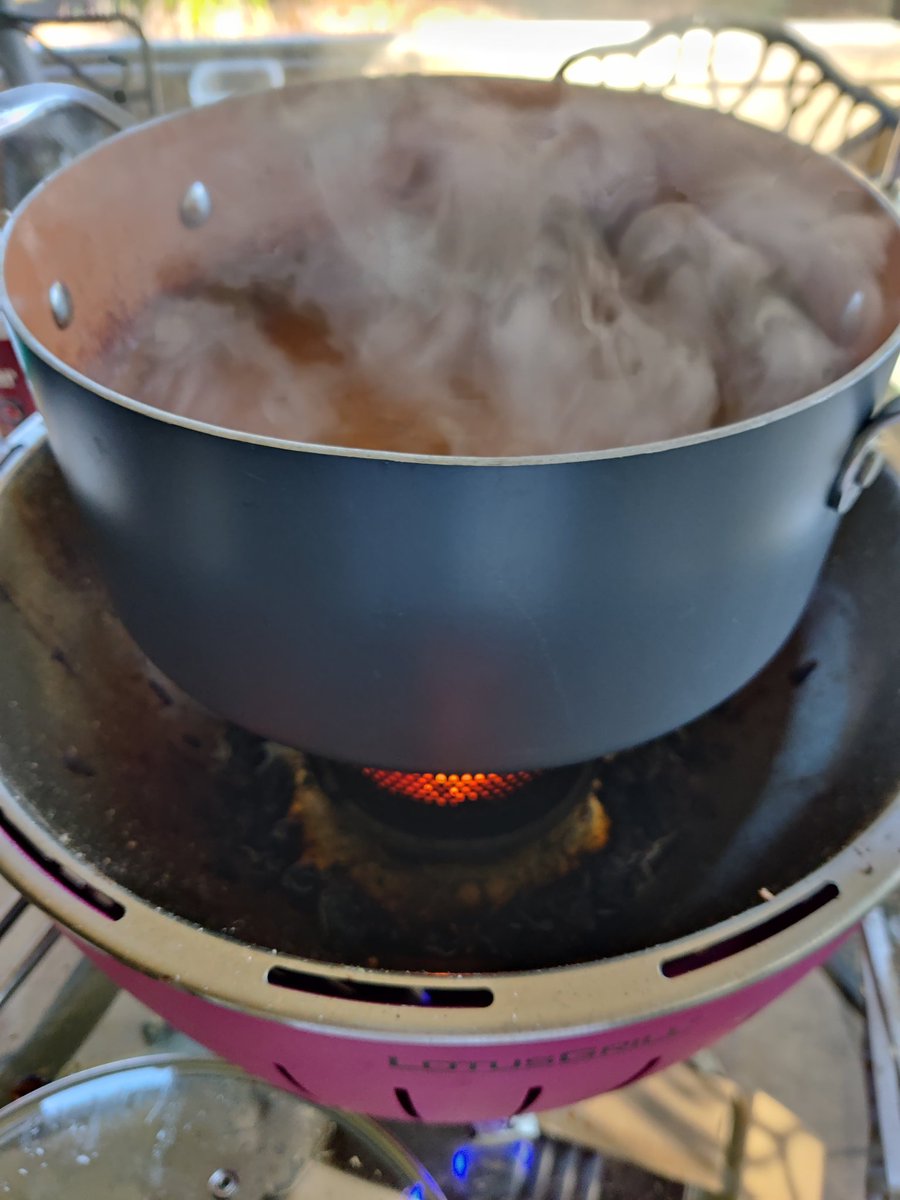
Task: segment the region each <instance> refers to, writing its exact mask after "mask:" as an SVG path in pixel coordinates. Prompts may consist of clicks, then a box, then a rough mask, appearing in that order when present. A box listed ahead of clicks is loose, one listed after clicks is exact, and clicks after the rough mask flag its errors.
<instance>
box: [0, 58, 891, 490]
mask: <svg viewBox="0 0 900 1200" xmlns="http://www.w3.org/2000/svg"><path fill="white" fill-rule="evenodd" d="M441 78H460V79H465V80H468V81H477V80H479V79H481V80H483V81H491V80H492V79H493V77H492V76H477V75H471V76H470V75H466V76H442V77H441ZM341 82H342V81H341V80H328V81H324V82H323V83H321V84H317V85H315V86H316V87H329V86H332V87H337V86H340V84H341ZM517 82H520V83H528V84H531V85H533V84H535V83H538V84H540V83H546V84H547V85H548V86H557V87H560V86H562V87H577V86H579V85H576V84H568V83H565V84H558V83H555V82H554V81H550V80H533V79H520V80H518V81H517ZM308 87H309V85H308V84H305V85H304V84H300V85H296V86H295V87H294V88H287V89H283V90H284V91H286V92H290V91H301V90H304V89H308ZM641 95H642V97H644V99H646V96H644V94H643V93H641ZM655 99H658V101H659V103H660V104H672V103H677V102H676V101H671V100H666V99H664V98H662V97H656V98H655ZM245 100H246V97H240V96H239V97H234V98H232V99H230V100H225V101H222V102H220V103H222V104H225V105H237V104H240V103H241V102H242V101H245ZM195 111H197V110H191V109H188V110H187V111H181V112H175V113H168V114H166V115H164V116H161V117H156V118H154V119H153V120H150V121H144V122H141V123H140V124H138V125H136V126H133V127H131V128H129V129H126V130H123V131H122V132H119V133H116V134H114V135H112V136H111V137H109V138H107V139H105V140H104V141H102V142H100V143H98V144H97V145H95V146H93V147H91V148H90V149H89V150H87V151H85V152H84V153H82V154H79V155H78V156H77V157H76V159H75V160H74V161H73V162H72V163H67V164H66V165H64V166H62V167H60V168H59V169H58V170H56V171H54V172H52V173H51V174H50V175H49V176H48V177H47V178H46V179H44V180H42V181H41V182H40V183H39V184H38V185H37V186H36V187H35V188H34V189H33V190H32V191H31V192H30V193H29V194H28V195H27V196H26V197H25V198H24V199H23V200H22V201H21V202H20V203H19V204H18V205H17V207H16V209H15V211H14V212H13V213H12V215H11V216H10V217H9V219H8V220H7V222H6V225H5V227H4V228H3V231H2V235H0V308H2V311H3V314H4V316H5V317H6V320H7V322H8V323H9V325H10V327H11V330H12V332H13V334H14V336H15V337H16V338H18V339H19V340H20V341H21V342H22V344H23V345H25V346H26V347H27V348H28V349H29V350H30V351H31V352H32V353H33V354H34V355H35V356H36V357H37V358H39V359H40V360H41V361H42V362H43V363H45V364H46V365H47V366H48V367H50V368H51V369H52V370H54V371H56V372H57V374H59V375H62V376H63V377H64V378H65V379H67V380H69V382H71V383H73V384H75V385H77V386H78V387H81V388H84V389H85V390H86V391H88V392H91V393H93V394H94V395H95V396H98V397H100V398H101V399H103V400H108V401H110V402H111V403H113V404H115V405H117V406H118V407H120V408H124V409H128V410H130V411H132V412H134V413H137V414H138V415H140V416H143V417H147V418H149V419H150V420H154V421H159V422H161V423H162V424H165V425H170V426H174V427H175V428H178V429H184V430H187V431H189V432H192V433H201V434H206V435H207V436H210V437H215V438H221V439H223V440H225V441H232V442H241V443H245V444H248V445H254V446H260V447H265V448H268V449H272V450H287V451H291V452H294V453H301V454H315V455H323V456H327V457H332V458H348V459H362V460H369V461H373V462H396V463H409V464H417V465H422V466H436V467H536V466H553V465H557V464H558V465H561V466H562V465H566V464H574V463H587V462H603V461H609V460H613V459H621V458H636V457H642V456H645V455H649V454H660V453H663V452H665V451H668V450H681V449H686V448H687V447H690V446H699V445H703V444H705V443H707V442H716V441H719V440H721V439H722V438H726V437H731V436H732V435H735V434H740V433H749V432H751V431H753V430H757V429H762V428H764V427H765V426H768V425H773V424H775V423H776V422H778V421H783V420H786V419H788V418H789V417H792V416H795V415H797V414H799V413H801V412H805V411H806V410H807V409H810V408H814V407H816V406H818V405H819V404H823V403H825V401H827V400H829V399H831V398H832V397H833V396H835V395H837V394H838V393H840V392H843V391H845V390H846V389H847V388H852V387H854V386H855V385H856V384H859V383H862V382H863V381H864V380H865V379H866V378H867V377H869V376H870V375H871V374H873V373H874V372H875V371H876V370H877V368H878V367H879V366H881V365H882V364H883V363H885V362H886V361H888V360H890V359H891V357H892V356H894V355H896V354H897V353H898V352H900V324H898V325H897V327H896V328H895V329H894V331H893V332H892V333H891V334H890V335H889V336H888V337H887V338H886V339H885V341H883V342H882V343H881V345H880V346H878V347H876V349H875V350H873V351H872V353H871V354H869V355H868V356H867V357H866V358H865V359H864V360H863V361H862V362H861V363H859V364H858V365H857V366H856V367H854V368H853V369H852V370H850V371H848V372H847V373H846V374H844V375H842V376H841V377H840V378H839V379H836V380H834V381H833V382H832V383H830V384H827V385H826V386H825V387H823V388H819V389H818V390H817V391H815V392H811V393H809V394H808V395H807V396H802V397H800V399H798V400H794V401H792V402H791V403H790V404H786V405H783V406H781V407H780V408H776V409H774V410H773V411H772V412H768V413H763V414H762V415H760V416H756V417H748V418H747V419H746V420H743V421H737V422H734V423H732V424H729V425H722V426H718V427H716V428H714V429H707V430H704V431H702V432H701V433H696V434H690V435H685V436H683V437H678V438H668V439H665V440H663V441H656V442H647V443H643V444H641V445H636V446H623V447H619V448H612V449H607V450H589V451H578V452H574V453H566V454H543V455H518V456H516V455H496V456H479V455H440V454H411V453H404V452H399V451H390V450H368V449H359V448H355V447H351V446H334V445H327V444H323V443H317V442H305V441H296V440H293V439H290V438H276V437H268V436H264V435H261V434H254V433H246V432H243V431H241V430H239V429H229V428H227V427H225V426H221V425H213V424H211V423H210V422H207V421H199V420H196V419H194V418H192V417H185V416H180V415H177V414H174V413H170V412H166V411H165V410H164V409H159V408H155V407H154V406H153V405H150V404H146V403H145V402H144V401H141V400H135V399H132V398H131V397H129V396H126V395H125V394H124V393H122V392H118V391H116V390H114V389H113V388H109V387H106V386H105V385H104V384H101V383H98V382H96V381H95V380H92V379H90V378H89V377H88V376H87V375H85V374H83V373H82V372H81V371H79V370H77V369H76V368H74V367H71V366H69V365H68V364H67V363H65V362H63V360H62V359H61V358H59V357H58V356H57V355H55V354H53V353H52V352H51V351H50V350H48V349H47V348H46V347H45V346H44V345H43V343H42V342H41V341H40V340H39V339H38V338H36V337H35V336H34V335H33V334H32V333H31V332H30V330H29V329H28V327H27V326H26V324H25V323H24V322H23V321H22V320H21V319H20V317H19V314H18V312H17V311H16V308H15V305H14V304H13V301H12V299H11V297H10V295H9V292H8V290H7V286H6V269H5V267H6V250H7V246H8V244H9V241H10V239H11V238H12V236H13V235H14V233H15V229H16V226H17V224H18V222H19V219H20V218H21V216H22V214H23V213H24V211H25V210H26V208H27V207H28V205H29V204H30V203H31V202H32V200H33V199H34V198H35V197H36V196H37V195H39V194H41V193H42V192H43V191H44V190H45V189H47V188H48V187H51V186H52V185H53V184H54V182H55V180H56V179H57V178H58V177H59V176H60V175H63V174H64V173H65V172H66V171H68V170H69V169H70V167H72V166H74V165H75V164H76V163H81V162H82V161H83V160H84V159H86V158H89V157H91V156H92V155H95V154H98V153H100V152H101V151H103V150H105V149H106V147H107V146H109V145H110V144H111V143H113V142H117V141H119V140H121V139H124V138H131V137H138V136H140V135H141V133H142V132H143V131H144V130H147V129H150V128H152V127H154V126H156V125H160V124H163V123H168V122H171V121H175V120H183V121H189V120H190V118H191V116H192V113H193V112H195ZM701 111H710V112H712V111H714V110H701ZM716 115H719V116H722V115H723V114H716ZM730 119H734V120H737V118H730ZM759 132H760V133H762V134H765V135H766V136H768V137H771V138H775V139H778V140H779V141H790V139H788V138H787V137H786V135H784V134H781V133H778V132H776V131H774V130H768V129H764V128H763V127H759ZM792 144H793V143H792ZM800 148H802V147H800ZM816 153H818V152H816ZM819 157H821V158H825V159H828V160H829V161H830V162H832V163H833V164H834V166H835V167H837V168H838V169H839V170H841V171H843V172H844V173H845V174H846V175H848V176H849V177H850V178H852V179H853V180H854V181H855V183H856V184H857V186H859V187H860V188H862V189H863V190H864V191H865V192H867V193H868V195H869V196H870V198H872V199H874V200H875V201H876V203H877V204H878V205H879V207H880V208H881V209H882V210H883V211H884V212H885V213H887V214H888V215H889V216H890V217H891V219H892V220H893V222H894V226H895V230H896V231H897V233H898V235H900V209H898V208H897V207H896V206H895V205H893V204H892V203H891V201H890V200H889V198H888V197H887V196H886V195H885V193H884V192H882V191H881V190H880V189H879V188H877V187H876V186H875V185H874V184H873V183H872V182H871V181H870V180H868V179H867V178H866V177H865V176H864V175H862V174H861V172H859V171H857V170H856V169H855V168H853V167H852V166H850V165H849V164H847V163H845V162H843V161H841V160H840V159H838V158H837V157H835V155H833V154H820V155H819ZM26 374H27V372H26ZM880 400H881V397H873V412H874V411H877V408H878V406H879V403H878V402H879V401H880ZM39 406H40V405H39Z"/></svg>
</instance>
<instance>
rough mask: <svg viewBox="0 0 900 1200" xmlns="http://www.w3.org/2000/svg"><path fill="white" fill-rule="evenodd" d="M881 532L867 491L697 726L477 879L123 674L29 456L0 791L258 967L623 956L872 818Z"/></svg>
mask: <svg viewBox="0 0 900 1200" xmlns="http://www.w3.org/2000/svg"><path fill="white" fill-rule="evenodd" d="M898 524H900V501H898V493H897V488H896V485H895V484H894V483H893V482H891V481H890V480H887V479H885V480H883V481H881V482H880V483H879V484H877V485H876V487H875V488H874V489H873V490H872V492H870V494H868V495H867V496H866V497H865V498H864V500H863V501H861V502H860V504H859V506H858V507H857V509H856V510H855V511H854V512H853V513H852V514H851V515H850V517H849V518H848V519H847V521H846V522H845V524H844V526H843V528H842V531H841V533H840V535H839V540H838V544H837V548H836V551H835V553H834V554H833V555H832V558H831V560H830V562H829V565H828V567H827V570H826V573H825V576H824V578H823V580H822V583H821V585H820V587H819V589H818V592H817V594H816V597H815V599H814V602H813V605H812V608H811V610H810V612H809V614H808V615H807V617H806V619H805V620H804V622H803V624H802V626H801V628H800V630H799V631H798V633H797V634H796V636H795V637H794V639H793V640H792V641H791V643H790V644H789V645H788V646H787V647H785V649H784V650H783V651H782V652H781V654H780V655H779V656H778V658H777V659H776V660H775V661H774V662H773V663H772V664H771V665H770V666H769V667H768V668H767V669H766V670H765V671H764V672H763V673H762V674H761V675H760V676H759V677H758V678H757V679H756V680H755V681H754V682H753V683H751V684H750V686H749V687H748V688H746V689H745V690H744V691H743V692H741V693H740V695H738V696H737V697H735V698H734V699H732V700H731V701H729V702H728V703H726V704H725V705H723V706H722V707H721V708H720V709H718V710H717V711H716V712H714V713H712V714H710V715H708V716H707V717H704V718H703V719H701V720H700V721H697V722H695V723H693V724H692V725H690V726H688V727H686V728H685V729H682V730H679V731H677V732H676V733H674V734H671V735H670V736H668V737H665V738H662V739H660V740H658V741H655V742H653V743H651V744H648V745H645V746H643V747H640V748H637V749H634V750H630V751H627V752H623V753H620V754H618V755H615V756H613V757H611V758H609V759H607V760H605V761H601V762H599V763H597V764H595V766H594V770H593V772H592V780H593V787H592V790H591V792H590V797H589V798H586V799H585V800H584V801H583V802H580V804H578V805H576V806H575V807H574V808H573V809H571V810H567V811H566V813H565V814H563V815H562V816H561V819H560V823H559V824H558V826H554V829H553V830H550V831H549V832H548V831H547V830H543V831H542V832H541V835H540V837H535V838H534V839H532V841H531V842H529V843H528V844H527V845H519V844H517V845H515V846H512V847H507V848H504V849H502V850H501V851H499V852H498V855H497V857H496V859H492V858H491V857H490V856H488V857H487V858H485V857H484V856H481V857H479V858H478V859H477V861H469V860H468V858H467V857H464V859H463V861H459V862H454V861H452V860H447V859H444V860H443V861H441V862H440V863H439V864H437V865H435V864H433V863H430V864H429V863H420V864H417V863H416V862H415V856H414V855H413V856H412V858H411V857H410V854H409V853H408V847H407V852H406V853H404V854H403V855H401V856H397V855H395V854H394V852H393V851H392V849H391V847H390V845H389V844H388V843H389V839H386V842H385V844H384V845H382V844H380V842H379V840H378V838H377V836H376V834H375V832H373V830H372V829H368V830H367V831H366V832H365V835H362V834H360V833H359V831H358V830H357V831H356V834H355V840H354V836H351V835H352V830H351V831H350V832H349V833H348V829H347V827H346V826H344V827H342V826H341V824H340V817H339V814H338V816H335V812H334V807H333V806H331V807H329V806H328V805H327V802H326V801H325V799H324V797H323V795H322V792H321V789H320V788H318V786H317V783H316V780H315V778H314V777H312V776H311V774H310V772H309V771H308V769H307V764H306V762H305V760H304V758H303V756H302V755H300V754H298V753H296V752H294V751H290V750H286V749H284V748H281V747H276V746H272V745H270V744H268V743H265V742H263V741H261V740H259V739H258V738H255V737H253V736H252V735H250V734H247V733H245V732H243V731H241V730H236V729H233V728H230V727H228V726H226V725H225V724H224V723H222V722H221V721H219V720H217V719H216V718H215V717H214V716H212V715H210V714H209V713H207V712H205V711H204V710H203V709H201V708H200V707H198V706H197V705H196V704H194V703H193V702H192V701H190V700H189V699H187V698H186V697H185V696H184V695H182V694H181V693H180V692H179V691H178V690H177V689H176V688H174V687H173V686H172V685H171V683H170V682H169V681H168V680H166V679H164V678H162V677H161V676H160V675H159V674H158V672H156V671H155V670H154V669H153V668H152V667H151V666H150V665H149V664H148V663H147V662H146V660H145V659H144V658H143V657H142V655H141V654H140V652H139V651H138V650H137V648H136V647H135V646H134V644H133V643H132V642H131V640H130V638H129V637H128V636H127V634H126V633H125V632H124V631H123V629H122V627H121V626H120V624H119V622H118V620H117V618H116V617H115V616H114V615H113V613H112V610H111V608H110V604H109V600H108V598H107V596H106V594H105V592H104V590H103V588H102V586H101V585H100V584H99V582H98V580H97V578H96V576H95V573H94V571H93V568H92V566H91V560H90V555H89V553H88V548H87V545H86V535H85V533H84V530H83V528H82V526H81V524H80V522H79V520H78V518H77V516H76V513H75V511H74V508H73V506H72V504H71V502H70V500H69V497H68V495H67V493H66V491H65V488H64V486H63V484H62V483H61V481H60V478H59V476H58V474H57V471H56V469H55V467H54V465H53V463H52V460H51V458H50V456H49V454H48V453H47V452H46V451H45V450H40V451H39V452H38V453H36V454H35V455H33V456H32V457H31V459H30V460H28V461H27V462H25V463H24V464H22V465H20V466H19V468H17V470H16V472H15V475H14V478H13V479H12V480H11V481H10V482H9V483H8V484H7V485H6V488H5V490H4V491H3V492H2V493H0V647H2V651H0V653H2V669H0V782H2V784H3V785H4V787H5V789H6V790H7V791H8V792H9V794H10V795H11V796H13V797H14V798H16V803H17V804H20V805H21V806H22V808H23V809H25V810H27V811H28V812H30V813H31V814H32V815H33V816H34V817H36V818H37V819H38V820H39V821H40V822H42V823H43V824H44V825H45V826H46V827H47V828H48V829H50V830H51V831H53V832H54V833H55V835H56V836H57V837H58V839H59V840H60V841H61V842H62V843H64V844H65V845H67V846H68V847H69V848H70V849H71V850H73V851H74V852H75V853H76V854H77V855H79V856H82V857H83V858H84V859H85V860H88V861H90V862H92V863H93V864H94V865H95V866H97V867H98V868H100V869H101V870H102V871H104V872H105V873H106V874H107V875H108V876H109V877H110V878H111V879H113V880H115V881H117V882H118V883H120V884H122V885H124V886H125V887H127V888H128V889H130V890H131V891H132V892H134V893H136V894H137V895H140V896H141V897H143V898H144V899H146V900H148V901H150V902H151V903H153V904H157V905H159V906H161V907H162V908H164V909H167V910H169V911H171V912H173V913H176V914H178V915H179V916H181V917H183V918H186V919H188V920H191V921H196V922H199V923H201V924H203V925H205V926H207V927H208V928H211V929H213V930H216V931H220V932H222V933H225V934H230V935H233V936H236V937H239V938H241V939H244V940H246V941H248V942H251V943H254V944H257V945H260V946H265V947H272V948H276V949H279V950H282V951H285V952H289V953H293V954H299V955H305V956H309V957H311V958H314V959H319V960H322V961H327V962H336V961H337V962H343V963H352V964H359V965H379V966H383V967H386V968H410V969H415V968H419V969H421V968H426V969H427V968H434V969H442V970H467V969H471V970H516V969H526V968H537V967H550V966H555V965H559V964H567V963H572V962H575V961H587V960H592V959H597V958H601V957H605V956H609V955H613V954H619V953H623V952H627V951H634V950H639V949H642V948H644V947H646V946H647V945H651V944H655V943H658V942H660V941H662V940H666V939H669V938H672V937H675V936H678V935H682V934H687V933H690V932H694V931H696V930H699V929H701V928H705V927H708V926H709V925H710V924H712V923H715V922H717V921H720V920H723V919H725V918H727V917H730V916H732V915H734V914H736V913H738V912H740V911H742V910H744V909H746V908H747V907H749V906H751V905H754V904H757V903H763V901H761V900H760V893H761V890H762V893H763V894H768V893H769V892H771V893H773V894H777V893H778V892H779V891H780V890H782V889H784V888H785V887H787V886H788V885H790V884H791V883H794V882H796V881H797V880H799V879H801V878H803V877H804V876H805V875H807V874H808V873H809V872H810V871H811V870H813V869H815V868H816V867H818V866H819V865H821V863H822V862H823V861H824V860H825V859H827V858H828V857H829V856H831V855H832V854H834V853H835V852H836V851H838V850H839V849H841V848H842V847H843V846H845V845H846V844H847V843H848V842H849V841H850V840H851V839H852V838H853V837H854V836H855V835H856V834H857V833H858V832H859V831H860V830H861V829H862V828H863V827H864V826H866V825H867V824H869V823H870V822H871V820H872V818H873V816H874V815H875V814H876V813H878V812H879V811H881V810H882V809H883V808H884V807H885V806H886V805H887V803H888V802H889V801H890V800H891V799H892V797H893V794H894V792H895V789H896V785H897V780H898V779H900V739H898V738H897V736H896V730H897V728H898V722H900V697H898V695H897V688H896V679H897V678H898V677H900V646H898V644H897V639H896V636H895V630H894V627H893V626H894V620H893V612H894V609H895V599H894V597H895V595H896V589H897V586H898V583H900V546H898V544H897V538H896V530H897V527H898ZM861 581H862V582H861ZM863 584H864V586H863ZM161 586H163V584H162V583H161ZM698 669H699V667H698ZM298 686H307V687H310V688H314V686H315V684H314V682H313V681H308V680H298ZM438 765H439V764H436V766H438ZM477 765H478V764H471V766H472V767H473V768H476V769H477ZM589 800H590V802H591V803H593V804H594V806H595V807H594V808H593V809H592V810H590V811H588V810H587V809H586V808H585V805H586V804H587V803H588V801H589ZM323 805H325V806H326V807H325V808H324V809H323V808H322V806H323ZM323 813H325V814H326V815H327V819H326V818H325V817H324V816H323ZM13 815H14V814H12V813H7V814H6V816H7V817H8V818H10V819H11V818H12V816H13ZM567 822H568V824H566V823H567ZM579 822H580V824H579ZM598 822H599V824H598ZM350 824H351V825H352V822H351V823H350ZM554 839H555V840H554Z"/></svg>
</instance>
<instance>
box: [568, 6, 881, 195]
mask: <svg viewBox="0 0 900 1200" xmlns="http://www.w3.org/2000/svg"><path fill="white" fill-rule="evenodd" d="M556 77H557V79H565V80H568V81H569V82H573V83H588V84H597V85H600V86H604V87H612V88H620V89H628V90H639V91H645V92H654V93H657V94H659V95H663V96H666V97H668V98H670V99H673V100H681V101H686V102H688V103H692V104H698V105H702V106H703V107H707V108H715V109H718V110H719V111H720V112H725V113H730V114H731V115H732V116H735V117H739V118H741V119H742V120H745V121H750V122H753V123H754V124H759V125H765V126H766V127H768V128H770V129H775V130H778V131H779V132H781V133H786V134H788V135H789V136H791V137H792V138H794V139H795V140H796V141H799V142H803V143H804V144H806V145H809V146H812V147H813V148H814V149H816V150H821V151H824V152H827V153H833V154H837V155H839V156H840V157H842V158H845V159H847V160H848V161H851V162H852V163H853V164H854V165H855V166H857V167H858V168H859V169H861V170H863V171H865V173H866V174H868V175H870V176H872V177H877V178H879V179H880V178H881V176H882V174H883V172H884V169H885V163H886V161H887V159H888V156H889V150H890V147H891V142H892V139H893V138H894V134H895V131H896V130H897V126H898V113H897V110H896V109H895V108H893V107H892V105H890V104H889V103H888V102H887V101H886V100H885V99H884V98H883V97H881V96H879V95H878V94H877V93H876V92H874V91H873V90H872V89H871V88H868V87H865V86H864V85H862V84H858V83H854V82H853V81H851V80H849V79H847V78H846V77H845V76H844V75H843V74H842V73H841V72H840V71H839V70H838V69H837V68H836V67H835V65H834V64H833V63H832V62H831V61H830V60H829V59H828V58H827V57H826V56H825V55H824V54H822V53H821V52H820V51H819V50H818V49H816V47H814V46H812V45H810V44H809V43H807V42H806V41H804V40H803V39H802V38H801V37H798V36H797V35H796V34H795V33H793V32H792V31H791V30H789V29H787V28H786V27H785V26H783V25H780V24H778V23H776V22H772V21H756V22H751V21H745V20H744V19H741V20H739V21H738V20H734V19H731V18H727V17H721V16H715V15H710V16H696V17H692V18H688V19H684V18H681V19H673V20H670V21H664V22H662V23H661V24H659V25H656V26H654V27H653V28H652V29H651V30H649V32H647V33H646V34H645V35H644V36H642V37H640V38H638V39H637V40H635V41H633V42H627V43H624V44H620V45H615V46H609V45H606V46H592V47H590V48H588V49H586V50H582V51H579V52H578V53H577V54H573V55H572V56H571V57H569V58H567V59H566V61H565V62H564V63H563V64H562V66H561V67H560V68H559V70H558V71H557V74H556ZM895 173H896V168H895V166H893V165H892V170H891V180H892V179H893V177H894V175H895Z"/></svg>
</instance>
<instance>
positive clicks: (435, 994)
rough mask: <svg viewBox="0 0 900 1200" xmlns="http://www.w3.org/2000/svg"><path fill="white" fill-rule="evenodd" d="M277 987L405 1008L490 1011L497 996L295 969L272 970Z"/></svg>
mask: <svg viewBox="0 0 900 1200" xmlns="http://www.w3.org/2000/svg"><path fill="white" fill-rule="evenodd" d="M266 978H267V979H268V981H269V983H271V984H273V985H274V986H275V987H281V988H289V989H290V990H291V991H292V992H307V993H308V994H309V995H312V996H328V997H331V998H332V999H334V1000H357V1001H362V1002H363V1003H366V1004H397V1005H402V1006H404V1007H406V1008H489V1007H490V1005H492V1004H493V1003H494V993H493V992H492V991H491V990H490V989H489V988H448V987H434V988H422V989H419V988H411V987H409V988H405V987H397V986H396V985H394V984H390V983H370V982H368V981H362V980H359V979H335V978H333V977H332V976H329V975H313V974H312V973H310V972H307V971H295V970H294V969H293V968H292V967H272V968H271V970H270V971H269V973H268V975H267V976H266Z"/></svg>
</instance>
